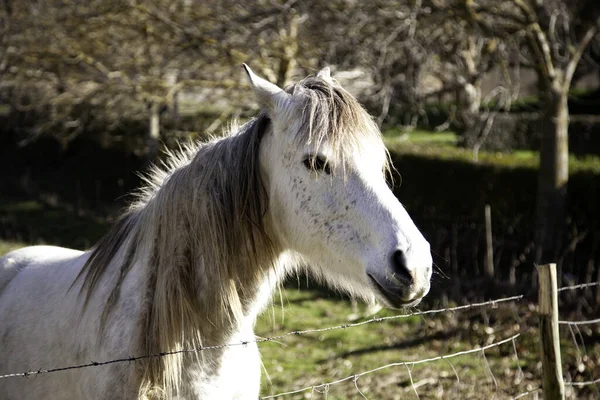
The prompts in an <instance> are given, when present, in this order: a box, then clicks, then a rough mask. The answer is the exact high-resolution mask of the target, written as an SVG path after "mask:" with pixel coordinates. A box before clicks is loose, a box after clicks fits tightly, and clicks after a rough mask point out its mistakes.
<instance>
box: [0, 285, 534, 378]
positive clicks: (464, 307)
mask: <svg viewBox="0 0 600 400" xmlns="http://www.w3.org/2000/svg"><path fill="white" fill-rule="evenodd" d="M523 297H524V296H523V295H517V296H511V297H505V298H501V299H495V300H489V301H484V302H480V303H472V304H465V305H462V306H456V307H447V308H441V309H435V310H426V311H418V312H414V313H408V314H399V315H392V316H389V317H376V318H371V319H368V320H365V321H361V322H354V323H349V324H342V325H336V326H329V327H326V328H317V329H307V330H303V331H291V332H286V333H284V334H281V335H277V336H271V337H266V338H257V339H255V340H247V341H244V342H236V343H227V344H220V345H214V346H202V347H198V348H195V349H183V350H176V351H168V352H161V353H156V354H146V355H142V356H135V357H122V358H117V359H114V360H108V361H90V362H89V363H84V364H78V365H71V366H67V367H58V368H47V369H38V370H37V371H27V372H18V373H13V374H6V375H0V379H6V378H19V377H20V378H27V377H29V376H32V375H40V374H47V373H52V372H60V371H68V370H73V369H81V368H89V367H98V366H101V365H108V364H116V363H124V362H134V361H138V360H143V359H148V358H156V357H165V356H171V355H176V354H184V353H197V352H200V351H206V350H217V349H223V348H228V347H236V346H247V345H248V344H253V343H257V344H258V343H264V342H273V341H277V340H280V339H283V338H286V337H288V336H301V335H306V334H311V333H321V332H328V331H333V330H339V329H347V328H352V327H356V326H361V325H367V324H371V323H379V322H384V321H390V320H395V319H403V318H410V317H414V316H422V315H434V314H440V313H444V312H455V311H462V310H468V309H471V308H479V307H485V306H492V307H494V306H496V305H498V304H500V303H506V302H509V301H518V300H521V299H522V298H523Z"/></svg>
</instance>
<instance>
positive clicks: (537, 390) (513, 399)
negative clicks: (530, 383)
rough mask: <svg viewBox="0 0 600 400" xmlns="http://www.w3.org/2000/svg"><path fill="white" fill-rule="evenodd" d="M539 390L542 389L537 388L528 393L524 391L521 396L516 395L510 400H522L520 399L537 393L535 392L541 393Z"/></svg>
mask: <svg viewBox="0 0 600 400" xmlns="http://www.w3.org/2000/svg"><path fill="white" fill-rule="evenodd" d="M541 390H542V388H541V387H539V388H537V389H532V390H528V391H526V392H523V393H521V394H518V395H517V396H515V397H513V398H512V400H517V399H522V398H523V397H525V396H529V395H530V394H534V393H537V392H539V391H541Z"/></svg>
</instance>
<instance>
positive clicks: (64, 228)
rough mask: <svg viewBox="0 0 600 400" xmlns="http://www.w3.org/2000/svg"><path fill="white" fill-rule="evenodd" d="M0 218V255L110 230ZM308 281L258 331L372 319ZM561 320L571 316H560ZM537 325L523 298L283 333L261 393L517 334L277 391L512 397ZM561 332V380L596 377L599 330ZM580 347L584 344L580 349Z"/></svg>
mask: <svg viewBox="0 0 600 400" xmlns="http://www.w3.org/2000/svg"><path fill="white" fill-rule="evenodd" d="M386 142H387V145H388V146H389V147H390V148H392V149H393V150H394V151H398V152H401V153H402V152H404V153H418V154H421V155H423V156H424V157H454V158H461V159H464V160H471V159H472V158H471V157H472V154H471V153H470V152H469V151H467V150H462V149H458V148H456V146H455V142H456V137H455V135H454V134H452V133H435V134H432V133H429V132H418V131H417V132H411V133H404V132H401V131H388V132H386ZM480 162H489V163H496V164H498V165H506V166H507V167H510V166H511V165H515V164H520V165H530V166H531V167H532V168H533V167H535V166H536V164H537V162H538V161H537V155H536V154H534V153H532V152H518V153H513V154H496V153H483V152H482V153H481V154H480ZM573 162H574V165H575V168H590V169H593V170H596V168H598V169H597V171H600V168H599V167H598V165H600V162H598V160H597V159H595V158H591V159H585V160H581V159H574V161H573ZM572 165H573V164H572ZM0 218H1V222H2V224H1V225H2V226H3V227H4V228H3V229H4V231H3V233H2V234H3V236H2V237H5V238H10V239H8V240H0V255H2V254H4V253H6V252H8V251H10V250H11V249H14V248H18V247H22V246H24V245H26V244H36V243H47V244H59V245H64V246H70V247H76V248H81V249H83V248H88V247H89V246H90V245H91V244H92V243H94V242H95V241H96V240H97V239H98V238H99V237H100V236H101V235H102V234H103V232H105V231H106V229H107V228H108V226H109V223H108V222H107V221H104V220H99V219H97V218H93V217H91V216H85V215H76V214H74V213H73V212H72V211H68V210H65V209H62V208H59V207H53V206H49V205H42V204H40V203H38V202H35V201H30V200H23V199H21V200H8V199H0ZM299 282H302V283H301V284H300V283H299ZM434 284H435V283H434ZM305 286H306V285H305V284H304V280H300V281H295V280H292V281H289V282H287V284H286V285H285V286H284V287H283V288H282V290H281V291H280V292H279V293H277V294H276V295H275V296H274V299H273V305H272V306H271V307H269V308H268V309H267V310H266V311H265V313H264V314H263V315H262V316H261V318H260V319H259V321H258V323H257V327H256V334H257V336H258V337H263V338H264V337H272V336H278V335H282V334H285V333H287V332H292V331H297V330H306V329H319V328H325V327H330V326H336V325H344V324H348V323H352V322H361V321H365V320H367V319H369V318H371V317H372V316H371V315H369V313H368V307H367V306H366V305H363V304H358V305H355V306H353V305H352V304H351V302H350V301H349V299H347V298H344V297H343V296H339V295H337V294H335V293H332V292H329V291H327V290H325V289H323V288H311V289H307V288H306V287H305ZM578 295H580V293H579V294H578ZM482 296H483V294H482ZM431 304H434V303H433V302H430V303H429V305H427V304H424V305H423V306H421V307H420V308H421V309H423V310H427V309H429V308H431V307H432V305H431ZM436 304H439V302H436ZM449 306H452V304H450V305H449ZM436 307H437V306H436ZM410 311H411V312H412V311H415V310H410ZM398 314H401V312H400V311H391V310H382V311H380V312H379V313H377V314H376V316H377V317H384V316H392V315H398ZM566 317H568V316H566V315H565V318H566ZM536 326H537V321H536V316H535V306H534V305H533V304H529V303H527V302H525V301H523V302H519V303H510V304H509V303H507V304H505V305H501V306H498V307H494V308H483V309H473V310H469V311H462V312H446V313H441V314H436V315H429V316H409V317H407V318H397V319H393V320H389V321H386V322H377V323H368V324H364V325H361V326H357V327H352V328H346V329H336V330H330V331H327V332H320V333H314V334H306V335H290V336H287V337H285V338H282V339H280V340H274V341H268V342H265V343H261V344H260V345H259V347H260V350H261V353H262V359H263V364H264V366H263V383H262V395H263V396H268V395H272V394H277V393H282V392H288V391H294V390H296V389H300V388H303V387H309V386H313V385H321V384H325V383H328V382H333V381H336V380H339V379H342V378H344V377H348V376H353V375H355V374H360V373H363V372H365V371H369V370H372V369H375V368H379V367H382V366H386V365H389V364H391V363H400V362H406V361H417V360H423V359H429V358H435V357H439V356H442V355H448V354H453V353H457V352H460V351H465V350H470V349H476V348H480V347H481V346H485V345H489V344H492V343H495V342H498V341H500V340H502V339H504V338H508V337H511V336H512V335H514V334H516V333H521V336H520V337H518V338H517V339H516V340H515V341H514V344H513V342H508V343H506V344H504V345H501V346H498V347H494V348H491V349H489V350H486V351H485V352H482V351H477V352H474V353H471V354H467V355H463V356H459V357H455V358H451V359H447V360H438V361H431V362H427V363H423V364H418V365H415V366H413V367H411V368H407V367H406V366H391V367H389V368H385V369H381V370H379V371H376V372H372V373H369V374H366V375H364V376H361V377H360V378H359V379H358V380H356V381H354V380H353V379H349V380H348V381H346V382H343V383H340V384H334V385H329V386H323V387H320V388H318V389H316V390H306V391H303V392H300V393H297V394H293V395H289V396H284V397H282V398H284V399H305V398H313V399H325V398H327V399H354V398H356V399H362V398H368V399H413V398H420V399H446V398H451V399H453V398H463V399H493V398H497V399H505V398H513V397H515V396H517V395H519V394H521V393H524V392H527V391H530V390H535V389H536V388H537V387H538V385H539V383H540V376H541V364H540V362H539V356H538V346H539V343H538V331H537V329H536ZM561 337H562V351H563V371H564V374H565V376H567V377H569V379H571V380H574V381H575V380H578V381H587V380H590V379H597V378H599V377H600V329H599V327H598V326H595V325H592V326H586V327H583V328H582V329H580V330H578V331H576V332H573V331H570V330H569V329H568V328H563V329H561ZM573 337H576V338H577V340H578V341H579V345H576V344H575V342H574V340H573ZM581 343H585V346H582V345H581ZM36 367H37V366H36ZM39 367H49V366H39ZM361 393H362V396H361ZM567 393H568V397H569V398H572V399H575V398H579V399H582V398H584V399H585V398H588V399H593V398H600V385H596V386H589V387H586V388H582V389H577V390H576V391H574V390H573V389H572V388H568V392H567ZM417 394H418V395H417ZM535 396H536V394H531V395H529V396H528V397H525V398H535Z"/></svg>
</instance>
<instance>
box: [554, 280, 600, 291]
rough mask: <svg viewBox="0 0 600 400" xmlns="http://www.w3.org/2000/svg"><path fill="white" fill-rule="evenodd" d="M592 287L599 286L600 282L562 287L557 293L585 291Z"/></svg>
mask: <svg viewBox="0 0 600 400" xmlns="http://www.w3.org/2000/svg"><path fill="white" fill-rule="evenodd" d="M593 286H600V282H590V283H581V284H579V285H572V286H563V287H561V288H558V289H557V292H563V291H565V290H575V289H585V288H589V287H593Z"/></svg>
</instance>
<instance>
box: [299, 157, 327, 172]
mask: <svg viewBox="0 0 600 400" xmlns="http://www.w3.org/2000/svg"><path fill="white" fill-rule="evenodd" d="M303 164H304V166H305V167H306V168H307V169H309V170H311V171H316V172H325V173H326V174H327V175H330V174H331V167H330V166H329V163H328V162H327V161H326V160H325V159H324V158H323V157H321V156H315V155H310V156H308V157H306V158H305V159H304V161H303Z"/></svg>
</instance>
